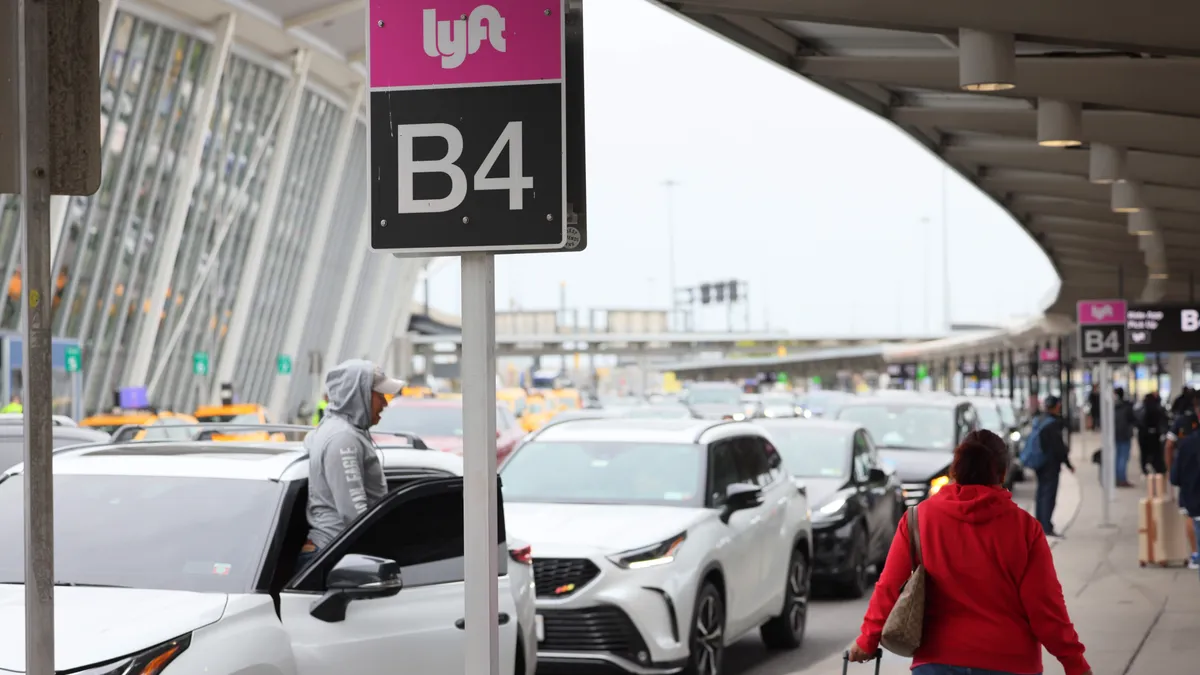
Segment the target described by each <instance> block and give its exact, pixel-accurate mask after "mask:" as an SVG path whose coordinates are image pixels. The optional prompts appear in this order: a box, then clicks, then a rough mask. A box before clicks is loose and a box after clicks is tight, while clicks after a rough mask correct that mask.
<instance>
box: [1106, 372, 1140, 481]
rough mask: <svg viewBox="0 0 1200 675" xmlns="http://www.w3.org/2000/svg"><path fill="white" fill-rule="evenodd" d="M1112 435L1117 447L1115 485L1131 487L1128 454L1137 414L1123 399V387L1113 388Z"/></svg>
mask: <svg viewBox="0 0 1200 675" xmlns="http://www.w3.org/2000/svg"><path fill="white" fill-rule="evenodd" d="M1113 397H1114V398H1115V399H1116V400H1114V401H1113V410H1112V415H1113V436H1114V437H1115V438H1116V449H1117V460H1116V462H1117V487H1133V483H1130V482H1129V455H1130V454H1131V453H1132V451H1133V431H1134V429H1136V428H1137V415H1136V414H1134V412H1133V404H1132V403H1130V402H1129V401H1127V400H1126V399H1125V388H1124V387H1117V388H1116V389H1114V390H1113Z"/></svg>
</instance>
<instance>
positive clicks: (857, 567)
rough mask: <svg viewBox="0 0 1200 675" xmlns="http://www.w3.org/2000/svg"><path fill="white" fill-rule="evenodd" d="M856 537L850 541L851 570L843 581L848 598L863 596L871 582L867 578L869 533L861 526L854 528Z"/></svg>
mask: <svg viewBox="0 0 1200 675" xmlns="http://www.w3.org/2000/svg"><path fill="white" fill-rule="evenodd" d="M852 536H853V537H854V538H853V539H852V540H851V543H850V560H849V561H848V563H847V566H848V567H849V568H850V570H849V571H848V572H847V573H846V578H845V579H844V580H843V581H842V595H844V596H846V597H847V598H861V597H862V596H864V595H866V594H867V588H869V587H870V582H869V581H868V580H867V533H866V531H865V530H863V529H862V528H861V527H859V528H857V529H856V530H854V534H853V535H852Z"/></svg>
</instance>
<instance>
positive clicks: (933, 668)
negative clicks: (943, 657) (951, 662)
mask: <svg viewBox="0 0 1200 675" xmlns="http://www.w3.org/2000/svg"><path fill="white" fill-rule="evenodd" d="M912 673H913V675H1013V674H1012V673H1006V672H1004V671H1003V670H984V669H983V668H967V667H965V666H943V665H942V664H940V663H926V664H925V665H923V666H917V667H916V668H913V669H912ZM1038 675H1041V673H1038Z"/></svg>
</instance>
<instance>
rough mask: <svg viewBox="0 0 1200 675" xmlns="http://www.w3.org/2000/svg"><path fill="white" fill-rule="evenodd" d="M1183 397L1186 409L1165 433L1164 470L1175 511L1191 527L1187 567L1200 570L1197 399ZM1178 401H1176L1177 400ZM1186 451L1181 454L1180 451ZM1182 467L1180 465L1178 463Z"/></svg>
mask: <svg viewBox="0 0 1200 675" xmlns="http://www.w3.org/2000/svg"><path fill="white" fill-rule="evenodd" d="M1184 394H1185V395H1186V396H1187V397H1186V398H1184V396H1183V395H1181V396H1180V398H1181V399H1183V400H1184V402H1185V403H1186V404H1187V406H1188V407H1187V408H1184V409H1181V410H1180V411H1179V412H1178V413H1177V414H1176V415H1175V421H1174V422H1172V423H1171V431H1169V432H1168V433H1167V450H1166V455H1167V467H1168V469H1167V470H1168V471H1169V472H1170V478H1171V485H1174V486H1176V487H1178V488H1179V509H1180V511H1182V512H1184V513H1186V514H1187V515H1188V516H1190V517H1191V518H1192V519H1193V520H1192V522H1193V523H1194V524H1195V525H1194V526H1193V527H1192V529H1191V530H1189V531H1188V540H1189V543H1191V545H1192V556H1191V559H1190V560H1189V561H1188V566H1189V567H1192V568H1196V567H1200V521H1198V520H1196V518H1197V517H1200V478H1197V477H1196V472H1197V471H1200V468H1198V467H1197V462H1200V459H1198V458H1197V456H1196V453H1197V452H1200V398H1198V397H1197V396H1196V395H1195V392H1189V391H1188V390H1184ZM1177 402H1178V401H1177ZM1185 449H1186V450H1187V454H1186V455H1185V453H1184V451H1185ZM1181 463H1182V464H1184V466H1180V464H1181Z"/></svg>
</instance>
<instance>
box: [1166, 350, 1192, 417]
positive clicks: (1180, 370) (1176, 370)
mask: <svg viewBox="0 0 1200 675" xmlns="http://www.w3.org/2000/svg"><path fill="white" fill-rule="evenodd" d="M1186 365H1187V355H1186V354H1168V355H1167V377H1168V378H1170V380H1171V388H1170V390H1168V391H1167V394H1168V396H1167V400H1166V401H1164V403H1165V404H1166V405H1168V406H1169V405H1171V401H1173V400H1174V399H1175V397H1176V396H1178V395H1179V392H1181V391H1183V385H1185V384H1187V374H1186V373H1184V367H1185V366H1186Z"/></svg>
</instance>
